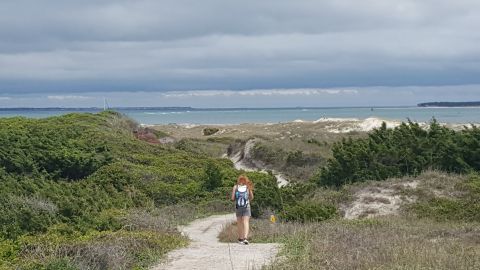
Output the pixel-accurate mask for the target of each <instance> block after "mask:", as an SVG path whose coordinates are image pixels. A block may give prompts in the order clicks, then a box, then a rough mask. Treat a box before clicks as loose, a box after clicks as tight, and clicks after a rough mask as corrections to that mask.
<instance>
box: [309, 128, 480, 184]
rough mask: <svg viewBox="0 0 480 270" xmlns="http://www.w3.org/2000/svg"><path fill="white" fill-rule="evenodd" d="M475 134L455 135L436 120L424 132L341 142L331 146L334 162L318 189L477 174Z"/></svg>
mask: <svg viewBox="0 0 480 270" xmlns="http://www.w3.org/2000/svg"><path fill="white" fill-rule="evenodd" d="M479 146H480V129H479V128H477V127H476V126H472V127H470V128H464V129H463V130H461V131H454V130H452V129H449V128H447V127H443V126H440V125H439V124H438V123H437V122H436V121H435V120H433V121H432V122H431V124H430V127H429V129H427V130H425V129H423V128H422V127H420V125H419V124H417V123H413V122H408V123H402V124H401V125H400V126H398V127H396V128H394V129H387V127H386V124H385V123H383V125H382V127H380V128H378V129H375V130H374V131H372V132H371V133H370V134H369V135H368V138H365V139H356V140H353V139H348V140H347V139H343V140H342V141H341V142H339V143H335V144H334V146H333V149H332V151H333V158H332V159H330V160H329V161H328V164H327V166H326V167H325V168H322V169H321V172H320V174H319V176H318V177H317V179H316V180H317V183H318V184H320V185H327V186H341V185H343V184H347V183H353V182H359V181H365V180H384V179H387V178H390V177H400V176H403V175H418V174H419V173H420V172H422V171H424V170H426V169H431V168H433V169H440V170H444V171H447V172H456V173H465V172H470V171H472V170H480V147H479Z"/></svg>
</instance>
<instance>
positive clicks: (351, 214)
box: [341, 181, 418, 219]
mask: <svg viewBox="0 0 480 270" xmlns="http://www.w3.org/2000/svg"><path fill="white" fill-rule="evenodd" d="M394 185H395V184H394ZM397 185H402V186H403V187H404V188H410V189H415V188H416V187H417V186H418V181H413V182H403V183H397ZM397 193H398V192H396V191H395V190H394V189H393V187H367V188H363V189H361V190H359V191H357V192H356V193H355V195H354V196H355V201H353V202H352V203H351V204H349V205H346V206H343V207H341V209H342V210H343V211H344V218H345V219H358V218H369V217H375V216H385V215H395V214H397V213H398V211H399V209H400V207H401V206H402V205H404V204H405V203H411V202H413V201H415V198H414V197H409V196H403V195H398V194H397Z"/></svg>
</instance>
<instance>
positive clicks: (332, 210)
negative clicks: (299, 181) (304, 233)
mask: <svg viewBox="0 0 480 270" xmlns="http://www.w3.org/2000/svg"><path fill="white" fill-rule="evenodd" d="M335 216H337V209H336V207H335V206H333V205H331V204H325V203H319V202H313V201H301V202H298V203H296V204H292V205H287V206H286V207H285V210H284V211H283V212H282V214H281V215H280V217H281V218H282V219H284V220H286V221H300V222H318V221H324V220H327V219H331V218H333V217H335Z"/></svg>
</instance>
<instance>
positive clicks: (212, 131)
mask: <svg viewBox="0 0 480 270" xmlns="http://www.w3.org/2000/svg"><path fill="white" fill-rule="evenodd" d="M218 131H219V129H218V128H204V129H203V135H204V136H210V135H213V134H215V133H217V132H218Z"/></svg>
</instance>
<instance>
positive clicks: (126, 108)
mask: <svg viewBox="0 0 480 270" xmlns="http://www.w3.org/2000/svg"><path fill="white" fill-rule="evenodd" d="M350 108H351V109H370V108H373V109H381V108H415V106H414V105H410V106H332V107H231V108H229V107H219V108H194V107H110V108H108V109H109V110H143V111H149V110H159V111H175V110H177V111H222V110H299V109H300V110H303V109H304V110H309V109H311V110H313V109H350ZM22 110H36V111H103V110H104V109H103V108H100V107H79V108H76V107H11V108H0V111H22Z"/></svg>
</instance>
